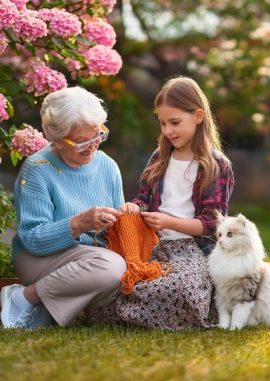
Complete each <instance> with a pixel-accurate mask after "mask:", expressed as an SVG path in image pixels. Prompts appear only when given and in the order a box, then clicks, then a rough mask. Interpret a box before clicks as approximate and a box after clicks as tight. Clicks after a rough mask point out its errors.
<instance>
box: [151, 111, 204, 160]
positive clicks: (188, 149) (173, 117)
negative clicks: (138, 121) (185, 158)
mask: <svg viewBox="0 0 270 381" xmlns="http://www.w3.org/2000/svg"><path fill="white" fill-rule="evenodd" d="M156 111H157V115H158V119H159V122H160V127H161V133H162V135H164V136H165V137H166V138H167V139H168V140H169V141H170V142H171V144H172V145H173V147H174V148H175V151H176V152H178V153H179V154H180V153H183V154H187V155H189V154H193V153H192V142H193V139H194V136H195V133H196V130H197V126H198V124H200V123H201V122H202V120H203V116H204V112H203V110H202V109H199V108H198V109H197V110H195V111H194V112H192V113H189V112H186V111H183V110H182V109H179V108H175V107H171V106H168V105H166V104H162V105H160V106H158V107H157V109H156Z"/></svg>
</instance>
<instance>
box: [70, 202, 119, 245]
mask: <svg viewBox="0 0 270 381" xmlns="http://www.w3.org/2000/svg"><path fill="white" fill-rule="evenodd" d="M121 214H122V212H121V211H119V210H116V209H113V208H107V207H99V206H98V207H93V208H90V209H88V210H86V211H85V212H83V213H80V214H78V215H77V216H74V217H72V218H71V220H70V226H71V233H72V237H73V238H76V237H78V236H79V235H80V234H82V233H85V232H88V231H90V230H96V231H99V230H101V229H107V228H108V227H110V226H113V225H114V224H115V222H116V221H117V218H118V217H120V216H121Z"/></svg>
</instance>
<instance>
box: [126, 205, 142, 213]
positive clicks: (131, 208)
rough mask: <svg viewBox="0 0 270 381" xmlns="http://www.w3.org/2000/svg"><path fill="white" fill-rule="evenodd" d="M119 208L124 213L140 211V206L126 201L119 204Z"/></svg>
mask: <svg viewBox="0 0 270 381" xmlns="http://www.w3.org/2000/svg"><path fill="white" fill-rule="evenodd" d="M121 210H122V212H125V213H140V211H141V209H140V207H139V206H138V205H137V204H134V203H133V202H126V203H125V204H124V205H122V206H121Z"/></svg>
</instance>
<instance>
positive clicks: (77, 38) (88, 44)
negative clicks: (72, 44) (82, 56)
mask: <svg viewBox="0 0 270 381" xmlns="http://www.w3.org/2000/svg"><path fill="white" fill-rule="evenodd" d="M76 40H77V41H79V42H81V43H82V44H84V45H87V46H94V43H93V41H91V40H89V39H87V38H84V37H81V36H77V37H76Z"/></svg>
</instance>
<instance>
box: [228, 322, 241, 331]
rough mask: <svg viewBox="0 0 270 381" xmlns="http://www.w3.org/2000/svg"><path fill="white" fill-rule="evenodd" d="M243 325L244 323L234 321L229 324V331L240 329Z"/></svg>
mask: <svg viewBox="0 0 270 381" xmlns="http://www.w3.org/2000/svg"><path fill="white" fill-rule="evenodd" d="M243 327H244V324H242V323H237V322H235V323H233V324H231V326H230V331H236V330H239V331H240V329H242V328H243Z"/></svg>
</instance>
